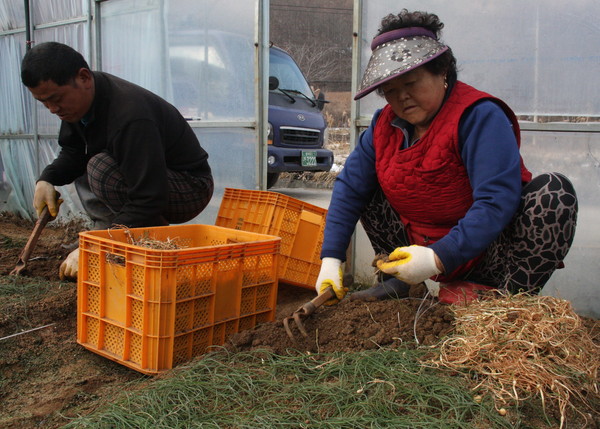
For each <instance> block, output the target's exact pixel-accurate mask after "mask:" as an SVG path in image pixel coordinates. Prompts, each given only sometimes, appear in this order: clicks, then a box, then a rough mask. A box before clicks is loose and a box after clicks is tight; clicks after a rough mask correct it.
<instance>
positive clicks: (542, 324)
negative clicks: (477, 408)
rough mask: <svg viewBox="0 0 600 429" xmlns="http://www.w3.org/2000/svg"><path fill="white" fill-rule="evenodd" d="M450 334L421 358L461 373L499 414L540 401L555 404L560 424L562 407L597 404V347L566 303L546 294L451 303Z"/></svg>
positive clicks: (599, 353) (599, 359)
mask: <svg viewBox="0 0 600 429" xmlns="http://www.w3.org/2000/svg"><path fill="white" fill-rule="evenodd" d="M454 312H455V325H456V330H455V334H454V335H452V336H451V337H449V338H447V339H446V340H445V341H443V342H442V343H441V344H440V347H439V349H438V350H437V352H436V353H438V354H439V356H437V358H435V359H433V360H429V361H426V362H425V364H426V365H427V364H433V365H435V366H441V367H446V368H450V369H452V370H455V371H458V372H460V373H463V374H465V375H467V376H468V377H469V378H470V379H471V380H472V381H473V382H474V383H475V385H474V387H473V391H475V392H478V393H480V394H482V395H485V394H491V395H492V396H493V398H494V401H495V403H496V407H497V409H499V410H500V409H501V407H502V406H505V405H507V404H510V403H518V402H520V401H523V400H526V399H530V398H532V397H535V396H538V397H539V398H540V400H541V402H542V404H543V406H544V409H546V405H547V404H548V401H555V403H556V404H557V405H558V409H559V410H560V416H561V427H563V426H564V424H565V421H566V414H567V408H569V407H570V408H571V409H573V410H575V411H577V412H580V413H582V414H583V411H581V410H580V409H577V408H576V407H575V406H574V405H573V401H576V402H577V403H578V404H585V405H584V406H587V408H589V409H590V411H591V412H597V411H595V410H593V408H592V407H593V406H592V405H590V403H589V400H590V399H591V398H595V400H597V398H598V395H599V392H598V384H597V381H598V368H599V366H600V346H598V345H597V344H594V341H593V339H592V338H591V337H590V334H589V332H588V330H586V329H585V327H584V325H583V323H582V319H581V318H580V317H579V316H578V315H577V314H575V313H574V312H573V309H572V307H571V304H570V303H569V302H568V301H565V300H561V299H558V298H554V297H550V296H535V297H532V296H528V295H524V294H518V295H514V296H508V295H505V296H500V297H499V298H494V299H489V300H481V301H477V302H473V303H471V304H469V305H468V306H455V307H454Z"/></svg>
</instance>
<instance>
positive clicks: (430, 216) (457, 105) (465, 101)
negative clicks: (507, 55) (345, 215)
mask: <svg viewBox="0 0 600 429" xmlns="http://www.w3.org/2000/svg"><path fill="white" fill-rule="evenodd" d="M482 99H489V100H492V101H494V102H495V103H497V104H498V105H499V106H500V107H501V108H502V109H503V110H504V112H505V113H506V115H507V116H508V118H509V119H510V121H511V122H512V126H513V131H514V133H515V137H516V139H517V144H518V145H519V146H520V144H521V139H520V131H519V124H518V122H517V118H516V116H515V114H514V113H513V112H512V110H511V109H510V108H509V107H508V106H507V105H506V104H505V103H504V102H503V101H501V100H499V99H497V98H495V97H492V96H491V95H489V94H486V93H485V92H481V91H479V90H477V89H475V88H473V87H471V86H469V85H467V84H465V83H462V82H457V83H456V84H455V86H454V88H453V89H452V92H451V93H450V96H449V97H448V99H447V100H446V102H445V103H444V104H443V106H442V108H441V109H440V111H439V112H438V113H437V115H436V116H435V118H434V119H433V121H432V123H431V125H430V126H429V129H428V130H427V131H426V133H425V134H424V135H423V136H422V137H421V139H420V140H419V141H418V142H417V143H416V144H414V145H413V146H411V147H409V148H407V149H402V144H403V141H404V134H403V133H402V131H401V130H400V129H398V128H397V127H394V126H392V125H391V122H392V120H393V119H394V118H395V117H396V115H395V114H394V112H393V111H392V108H391V106H390V105H389V104H388V105H387V106H386V107H385V108H384V109H383V110H382V112H381V114H380V115H379V118H378V120H377V123H376V125H375V130H374V136H373V145H374V148H375V166H376V170H377V178H378V180H379V183H380V185H381V188H382V190H383V192H384V194H385V196H386V198H387V199H388V201H389V202H390V204H391V205H392V207H393V208H394V209H395V210H396V211H397V212H398V214H399V215H400V218H401V219H402V222H403V223H404V226H405V229H406V232H407V235H408V238H409V240H410V242H411V244H418V245H421V246H426V245H429V244H432V243H434V242H435V241H437V240H439V239H440V238H442V237H443V236H445V235H446V234H447V233H448V232H449V231H450V229H451V228H452V227H453V226H455V225H456V224H458V221H459V220H460V219H462V218H463V217H464V216H465V214H466V213H467V210H469V208H470V207H471V205H472V204H473V190H472V188H471V184H470V182H469V177H468V175H467V169H466V168H465V166H464V164H463V162H462V158H461V156H460V149H459V137H458V125H459V121H460V118H461V116H462V115H463V113H464V112H465V110H466V109H467V108H468V107H469V106H471V105H473V104H474V103H475V102H477V101H479V100H482ZM521 179H522V181H523V182H524V183H526V182H529V181H530V180H531V173H530V172H529V171H528V170H527V169H526V168H525V166H524V164H523V159H521ZM480 257H481V256H479V257H477V258H475V259H473V260H471V261H469V262H467V263H466V264H464V265H462V266H461V267H459V268H458V269H457V270H455V271H454V272H452V273H447V275H446V277H447V278H446V280H447V281H449V280H451V279H452V278H456V277H458V276H460V275H461V274H463V273H465V272H467V271H468V270H469V269H470V268H471V267H472V266H474V265H475V264H476V263H477V261H478V260H479V258H480ZM440 277H441V276H440ZM438 280H439V279H438ZM442 281H443V279H442Z"/></svg>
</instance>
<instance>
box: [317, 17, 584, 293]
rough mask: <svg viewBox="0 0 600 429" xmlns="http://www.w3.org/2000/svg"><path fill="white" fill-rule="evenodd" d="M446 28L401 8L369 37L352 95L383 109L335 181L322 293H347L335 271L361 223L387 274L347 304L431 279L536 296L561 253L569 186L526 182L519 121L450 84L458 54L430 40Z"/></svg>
mask: <svg viewBox="0 0 600 429" xmlns="http://www.w3.org/2000/svg"><path fill="white" fill-rule="evenodd" d="M443 26H444V25H443V23H442V22H440V20H439V18H438V17H437V15H434V14H429V13H425V12H409V11H407V10H406V9H404V10H403V11H402V12H401V13H400V14H398V15H391V14H390V15H388V16H386V17H385V18H384V19H383V20H382V22H381V28H380V30H379V33H378V35H377V36H376V37H375V38H374V39H373V42H372V44H371V49H372V51H373V53H372V55H371V59H370V61H369V64H368V65H367V68H366V71H365V74H364V77H363V79H362V82H361V84H360V88H359V91H358V93H357V94H356V96H355V99H359V98H361V97H364V96H365V95H367V94H369V93H370V92H372V91H377V92H378V93H379V94H380V95H382V96H383V98H385V101H386V102H387V105H386V106H385V107H384V108H383V109H381V110H378V111H377V112H376V113H375V115H374V117H373V120H372V122H371V125H370V126H369V128H368V129H367V130H366V131H365V132H364V133H362V134H361V136H360V139H359V142H358V144H357V147H356V149H355V150H354V151H353V152H352V153H351V155H350V156H349V157H348V159H347V161H346V164H345V167H344V170H343V171H342V172H341V174H340V175H339V176H338V178H337V180H336V183H335V186H334V189H333V194H332V199H331V203H330V206H329V212H328V215H327V222H326V227H325V236H324V242H323V247H322V252H321V258H322V266H321V271H320V274H319V277H318V279H317V284H316V289H317V292H318V293H321V292H323V291H324V289H325V288H326V287H328V286H332V287H333V289H334V291H335V293H336V297H337V300H340V299H342V298H343V297H344V296H345V294H346V291H347V289H346V288H344V286H343V285H342V282H341V264H342V262H343V261H344V259H345V254H346V248H347V246H348V244H349V242H350V237H351V235H352V233H353V231H354V228H355V226H356V223H357V222H358V220H360V221H361V223H362V225H363V227H364V229H365V231H366V233H367V235H368V237H369V239H370V241H371V244H372V245H373V248H374V250H375V253H377V254H389V257H388V258H386V261H385V262H384V261H379V262H378V268H379V269H380V270H381V271H382V272H383V273H386V274H387V277H386V278H385V279H383V281H381V282H379V283H377V284H376V285H375V286H373V287H372V288H370V289H367V290H366V291H361V292H357V293H355V294H353V295H352V297H353V298H360V299H365V298H371V297H374V298H377V299H384V298H387V297H390V296H405V295H406V293H407V290H408V288H409V285H410V284H418V283H421V282H423V281H425V280H427V279H431V280H433V281H436V282H439V283H440V286H441V289H440V300H445V301H446V302H451V301H453V299H452V296H454V297H457V296H464V295H465V294H467V296H470V297H474V296H476V295H475V293H474V291H476V290H477V289H485V288H490V287H491V288H498V289H503V290H508V291H511V292H516V291H520V290H524V291H528V292H531V293H536V292H539V290H540V289H541V288H542V287H543V286H544V284H545V283H546V282H547V281H548V279H549V278H550V276H551V275H552V273H553V272H554V270H555V269H556V268H558V267H559V266H560V265H561V264H562V261H563V259H564V258H565V256H566V254H567V252H568V251H569V248H570V246H571V244H572V241H573V236H574V233H575V224H576V218H577V198H576V195H575V191H574V189H573V186H572V185H571V183H570V182H569V180H568V179H567V178H566V177H564V176H562V175H561V174H557V173H550V174H542V175H541V176H538V177H536V178H535V179H533V180H532V176H531V173H530V172H529V171H528V170H527V168H526V167H525V165H524V164H523V160H522V159H521V156H520V152H519V146H520V134H519V126H518V122H517V118H516V116H515V114H514V113H513V112H512V110H511V109H510V108H509V107H508V106H507V105H506V104H505V103H504V102H503V101H501V100H499V99H497V98H495V97H493V96H491V95H489V94H486V93H484V92H481V91H478V90H477V89H475V88H473V87H471V86H469V85H467V84H465V83H463V82H460V81H458V80H457V70H456V59H455V58H454V55H453V54H452V51H451V49H450V48H449V47H448V46H445V45H444V44H442V43H441V42H440V41H439V40H438V38H439V35H440V31H441V29H442V28H443ZM388 259H389V261H388ZM427 284H428V285H430V284H432V283H430V282H427ZM457 288H459V289H460V290H459V291H458V294H456V295H452V293H450V292H457ZM435 291H437V289H436V288H434V287H432V292H434V293H435ZM337 300H335V301H337Z"/></svg>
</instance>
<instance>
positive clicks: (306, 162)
mask: <svg viewBox="0 0 600 429" xmlns="http://www.w3.org/2000/svg"><path fill="white" fill-rule="evenodd" d="M301 164H302V167H316V166H317V152H316V151H314V150H303V151H302V159H301Z"/></svg>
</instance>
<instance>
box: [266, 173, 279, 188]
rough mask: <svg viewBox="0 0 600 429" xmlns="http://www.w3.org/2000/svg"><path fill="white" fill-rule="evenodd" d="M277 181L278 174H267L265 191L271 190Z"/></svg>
mask: <svg viewBox="0 0 600 429" xmlns="http://www.w3.org/2000/svg"><path fill="white" fill-rule="evenodd" d="M278 179H279V173H267V189H270V188H272V187H273V186H274V185H275V183H277V180H278Z"/></svg>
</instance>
